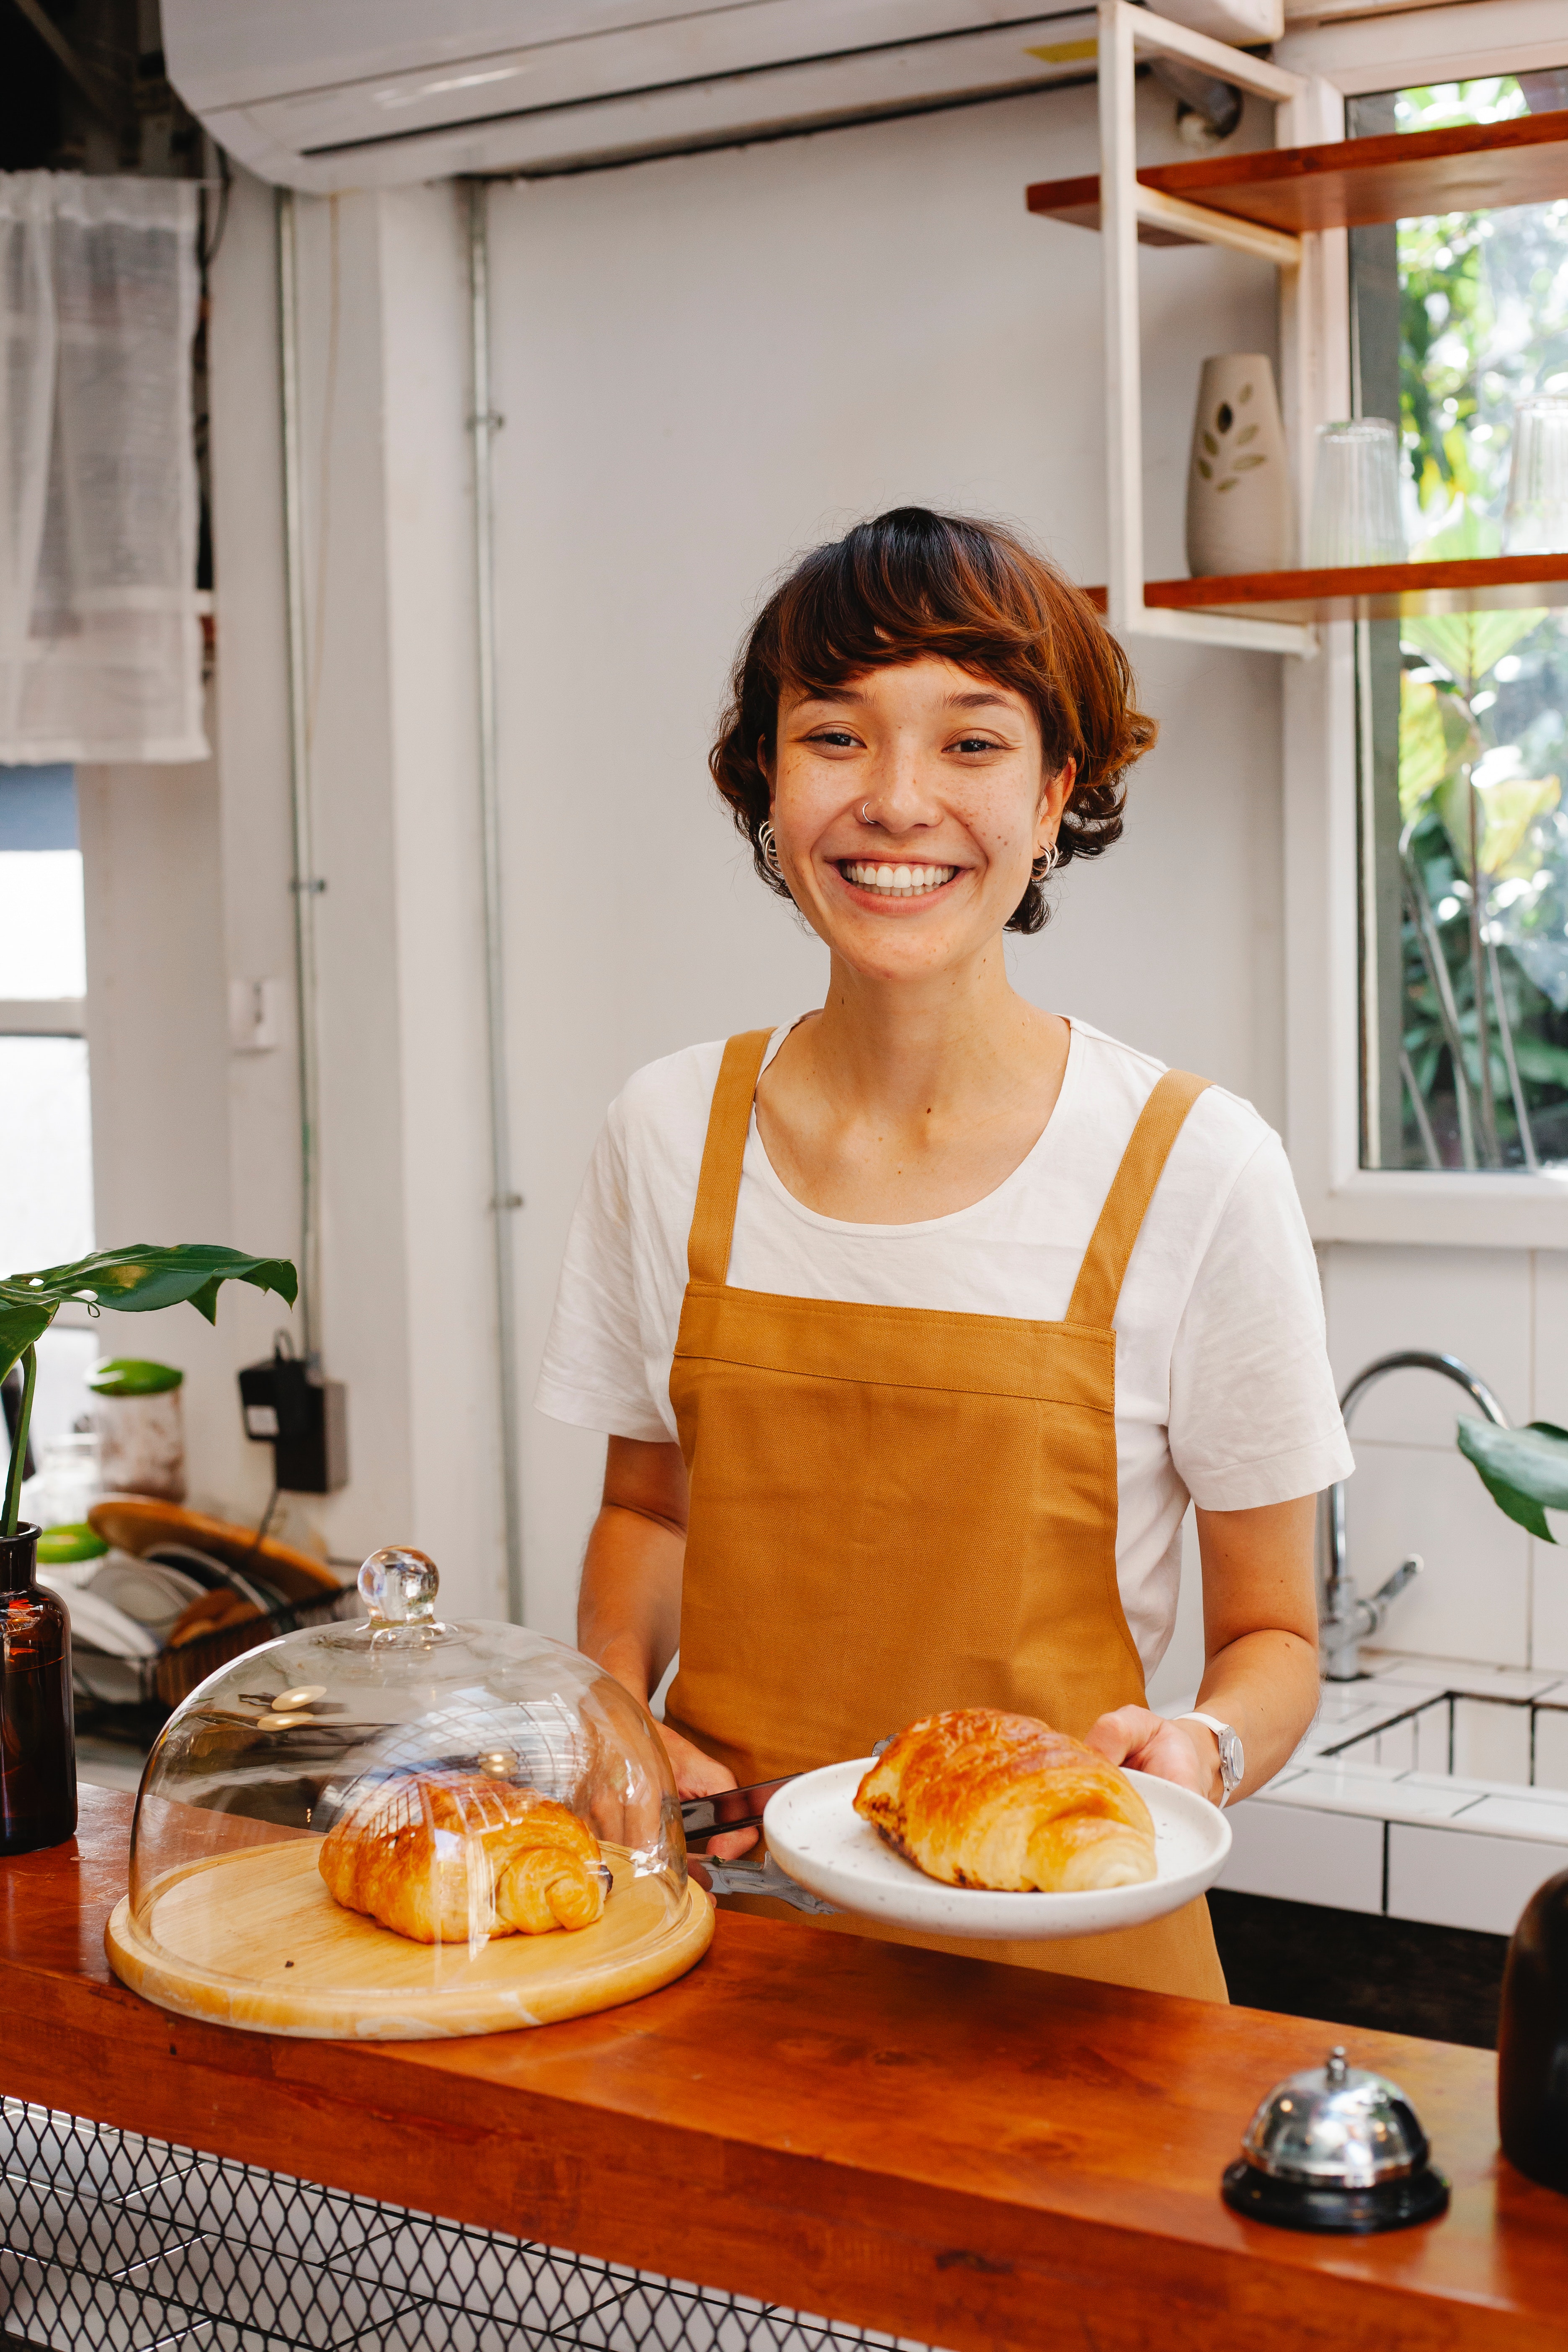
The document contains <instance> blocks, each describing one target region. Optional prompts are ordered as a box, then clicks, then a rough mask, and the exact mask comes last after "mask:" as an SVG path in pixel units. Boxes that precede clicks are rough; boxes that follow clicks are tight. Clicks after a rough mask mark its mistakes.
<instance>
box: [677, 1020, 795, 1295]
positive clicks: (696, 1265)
mask: <svg viewBox="0 0 1568 2352" xmlns="http://www.w3.org/2000/svg"><path fill="white" fill-rule="evenodd" d="M772 1035H773V1031H772V1030H771V1029H748V1030H746V1031H745V1032H744V1034H742V1035H741V1036H739V1037H731V1040H730V1042H729V1044H728V1045H726V1046H725V1048H724V1058H723V1060H722V1061H721V1063H720V1065H719V1082H718V1084H717V1086H716V1087H714V1089H713V1108H712V1109H711V1110H710V1112H709V1114H708V1139H707V1141H706V1142H705V1143H704V1144H703V1146H702V1172H701V1174H700V1176H699V1177H698V1179H697V1206H696V1208H695V1209H694V1210H693V1212H692V1216H691V1232H690V1234H689V1238H688V1241H687V1244H686V1267H687V1272H688V1273H689V1276H690V1277H691V1279H692V1281H693V1282H710V1283H713V1284H715V1285H716V1286H718V1287H719V1288H720V1289H722V1288H723V1286H724V1284H725V1282H726V1281H727V1280H728V1278H729V1273H730V1244H731V1240H732V1239H733V1238H734V1233H735V1203H736V1202H737V1201H738V1200H739V1199H740V1195H741V1162H742V1160H743V1159H744V1158H745V1156H746V1137H747V1135H748V1133H749V1132H750V1129H751V1125H752V1097H753V1096H754V1095H755V1093H756V1091H757V1080H758V1078H759V1076H761V1074H762V1067H763V1055H765V1054H766V1052H767V1050H768V1040H769V1038H770V1037H771V1036H772Z"/></svg>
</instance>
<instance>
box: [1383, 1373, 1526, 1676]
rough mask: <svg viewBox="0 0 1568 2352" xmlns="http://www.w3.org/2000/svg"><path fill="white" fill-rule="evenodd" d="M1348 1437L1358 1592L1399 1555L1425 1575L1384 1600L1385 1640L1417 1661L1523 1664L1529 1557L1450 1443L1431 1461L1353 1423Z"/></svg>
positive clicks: (1419, 1450)
mask: <svg viewBox="0 0 1568 2352" xmlns="http://www.w3.org/2000/svg"><path fill="white" fill-rule="evenodd" d="M1412 1377H1415V1376H1414V1375H1412ZM1455 1393H1456V1395H1457V1394H1458V1391H1455ZM1354 1437H1355V1448H1356V1473H1355V1476H1354V1477H1353V1478H1352V1480H1351V1481H1350V1484H1349V1486H1348V1487H1347V1489H1346V1497H1345V1526H1346V1531H1347V1535H1348V1538H1349V1544H1350V1563H1351V1570H1352V1574H1353V1575H1354V1577H1355V1580H1356V1583H1357V1585H1358V1587H1359V1589H1360V1591H1362V1592H1363V1593H1371V1592H1373V1591H1375V1590H1376V1588H1377V1587H1378V1586H1379V1585H1380V1584H1381V1583H1382V1582H1383V1580H1384V1578H1385V1577H1386V1576H1389V1575H1390V1574H1392V1572H1393V1570H1394V1569H1395V1568H1397V1567H1398V1565H1399V1563H1400V1561H1401V1560H1402V1559H1404V1558H1405V1554H1406V1553H1407V1552H1412V1551H1415V1552H1419V1553H1420V1554H1421V1556H1422V1559H1424V1561H1425V1562H1426V1570H1425V1573H1424V1574H1423V1575H1421V1576H1419V1577H1418V1578H1417V1579H1416V1580H1415V1583H1414V1584H1412V1585H1410V1586H1408V1587H1407V1588H1406V1590H1405V1592H1404V1593H1402V1594H1401V1596H1400V1598H1399V1599H1398V1600H1397V1601H1395V1602H1394V1608H1393V1611H1392V1612H1391V1613H1390V1616H1389V1619H1388V1623H1387V1626H1386V1629H1385V1637H1386V1639H1387V1640H1388V1641H1389V1642H1390V1643H1397V1644H1398V1646H1399V1648H1400V1649H1402V1650H1415V1651H1419V1652H1420V1653H1421V1654H1423V1655H1424V1656H1427V1657H1441V1658H1454V1659H1458V1660H1461V1661H1463V1662H1465V1663H1466V1664H1483V1663H1484V1664H1492V1665H1500V1666H1527V1665H1529V1664H1530V1663H1531V1656H1530V1598H1531V1559H1530V1538H1529V1537H1528V1536H1527V1535H1526V1534H1525V1532H1524V1530H1523V1528H1519V1527H1516V1526H1515V1525H1514V1523H1513V1521H1512V1520H1511V1519H1508V1518H1505V1517H1503V1515H1502V1513H1501V1512H1500V1510H1499V1509H1498V1507H1497V1505H1496V1504H1495V1503H1494V1502H1493V1501H1492V1499H1491V1496H1489V1494H1488V1493H1487V1491H1486V1488H1485V1487H1484V1486H1482V1485H1481V1482H1480V1480H1479V1478H1478V1477H1477V1475H1476V1474H1475V1471H1474V1470H1473V1469H1472V1468H1471V1466H1470V1465H1469V1464H1468V1462H1467V1461H1466V1460H1465V1458H1464V1456H1463V1454H1460V1453H1459V1452H1458V1448H1457V1447H1456V1446H1454V1445H1453V1444H1449V1446H1448V1447H1447V1451H1446V1452H1441V1453H1439V1452H1437V1451H1436V1450H1435V1449H1430V1448H1428V1447H1426V1446H1412V1445H1403V1444H1386V1443H1382V1444H1377V1443H1369V1442H1367V1441H1366V1440H1364V1439H1363V1436H1362V1434H1361V1431H1360V1427H1359V1425H1358V1427H1357V1429H1356V1431H1355V1433H1354Z"/></svg>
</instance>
